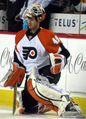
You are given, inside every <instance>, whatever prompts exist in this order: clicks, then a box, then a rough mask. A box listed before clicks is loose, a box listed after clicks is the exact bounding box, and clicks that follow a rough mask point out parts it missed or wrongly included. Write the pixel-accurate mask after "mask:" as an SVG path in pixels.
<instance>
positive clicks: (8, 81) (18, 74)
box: [4, 63, 25, 87]
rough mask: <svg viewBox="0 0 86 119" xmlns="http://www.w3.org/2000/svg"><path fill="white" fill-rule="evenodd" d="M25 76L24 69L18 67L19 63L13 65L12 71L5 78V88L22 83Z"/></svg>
mask: <svg viewBox="0 0 86 119" xmlns="http://www.w3.org/2000/svg"><path fill="white" fill-rule="evenodd" d="M24 75H25V70H24V69H23V68H20V67H18V64H17V63H13V64H11V67H10V70H9V71H8V72H7V74H6V75H5V77H4V80H5V83H4V86H5V87H7V86H14V85H15V83H16V82H17V81H18V83H19V84H21V83H22V80H23V78H24Z"/></svg>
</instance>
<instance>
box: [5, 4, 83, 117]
mask: <svg viewBox="0 0 86 119" xmlns="http://www.w3.org/2000/svg"><path fill="white" fill-rule="evenodd" d="M45 15H46V12H45V10H44V9H43V8H42V7H41V6H40V5H39V4H35V5H32V6H31V8H30V9H29V10H27V13H26V17H27V19H28V29H26V30H21V31H19V32H18V33H17V34H16V37H15V49H14V61H13V63H12V66H11V68H10V70H9V71H8V73H7V75H6V76H5V78H4V83H3V85H4V86H5V87H6V86H12V87H13V86H14V85H15V83H16V82H18V86H20V85H21V83H22V81H23V78H24V76H25V74H26V81H25V86H24V89H23V90H22V91H19V92H17V109H16V111H15V114H17V113H20V114H25V113H28V114H32V113H34V114H43V113H44V112H47V111H50V110H53V111H55V112H56V113H57V115H58V116H66V115H69V116H70V117H71V115H74V116H78V117H82V116H83V112H82V110H81V109H80V107H79V106H78V105H77V104H76V103H74V102H73V101H72V100H71V97H70V95H69V94H68V93H67V92H66V91H64V90H62V89H60V88H59V87H58V85H57V84H58V82H59V79H60V76H61V71H62V69H64V67H65V66H66V64H67V59H68V57H69V56H70V53H69V51H68V50H67V49H66V47H65V46H64V44H63V43H62V41H61V40H60V39H59V38H58V36H56V35H55V33H53V32H52V31H50V30H48V29H44V28H41V27H40V22H42V21H43V20H44V19H45Z"/></svg>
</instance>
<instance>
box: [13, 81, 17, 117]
mask: <svg viewBox="0 0 86 119" xmlns="http://www.w3.org/2000/svg"><path fill="white" fill-rule="evenodd" d="M16 98H17V82H16V84H15V86H14V96H13V115H14V113H15V110H16Z"/></svg>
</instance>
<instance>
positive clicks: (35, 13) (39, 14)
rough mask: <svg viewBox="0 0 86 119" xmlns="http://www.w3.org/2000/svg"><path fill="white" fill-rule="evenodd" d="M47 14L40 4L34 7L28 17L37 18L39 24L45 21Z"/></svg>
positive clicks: (27, 14) (29, 10) (29, 11)
mask: <svg viewBox="0 0 86 119" xmlns="http://www.w3.org/2000/svg"><path fill="white" fill-rule="evenodd" d="M45 15H46V12H45V10H44V8H42V7H41V6H40V5H39V4H35V5H32V6H31V8H30V9H28V11H27V13H26V15H25V16H26V17H28V18H35V19H36V20H37V21H38V22H41V21H43V20H44V19H45Z"/></svg>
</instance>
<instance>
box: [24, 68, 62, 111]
mask: <svg viewBox="0 0 86 119" xmlns="http://www.w3.org/2000/svg"><path fill="white" fill-rule="evenodd" d="M39 74H40V75H42V76H45V77H47V78H48V79H49V82H50V83H54V84H57V83H58V81H59V79H60V75H61V73H59V74H56V75H53V74H51V72H50V66H46V67H44V68H42V69H40V70H39ZM28 77H29V76H28V75H27V76H26V82H25V87H24V90H23V91H22V100H23V107H24V108H25V112H26V113H37V112H38V102H37V101H36V100H35V99H34V98H33V97H32V96H31V95H30V94H29V92H28V90H27V79H28Z"/></svg>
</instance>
